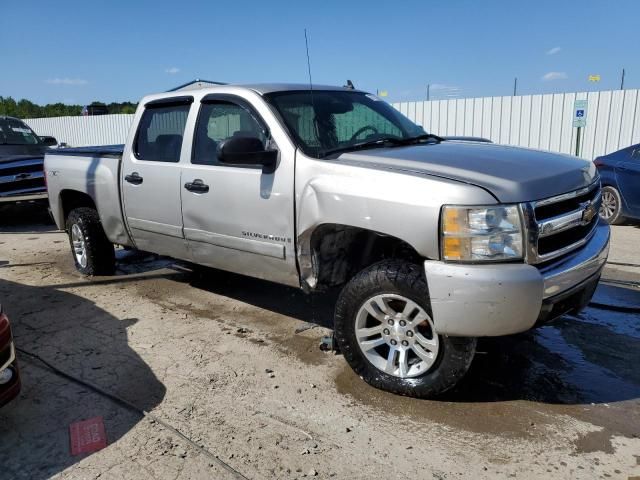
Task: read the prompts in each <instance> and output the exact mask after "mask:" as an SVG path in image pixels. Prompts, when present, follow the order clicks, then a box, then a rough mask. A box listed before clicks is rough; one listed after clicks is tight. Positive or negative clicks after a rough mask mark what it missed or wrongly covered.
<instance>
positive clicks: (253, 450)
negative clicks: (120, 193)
mask: <svg viewBox="0 0 640 480" xmlns="http://www.w3.org/2000/svg"><path fill="white" fill-rule="evenodd" d="M0 225H1V226H0V302H2V304H3V305H4V307H5V310H6V311H7V313H8V314H9V316H10V318H11V320H12V323H13V326H14V333H15V339H16V342H17V344H18V346H19V347H20V348H22V349H24V350H27V351H29V352H32V353H35V354H37V355H39V356H41V357H42V358H44V359H46V360H47V361H48V362H50V363H52V364H54V365H56V366H57V367H58V368H59V369H61V370H63V371H65V372H68V373H70V374H72V375H74V376H77V377H80V378H82V379H84V380H86V381H89V382H91V383H93V384H96V385H98V386H100V387H101V388H103V389H104V390H107V391H108V392H111V393H114V394H116V395H118V396H120V397H122V398H124V399H126V400H127V401H129V402H132V403H134V404H135V405H137V406H138V407H140V408H141V409H143V410H145V411H148V412H151V413H152V414H153V415H155V416H156V417H158V418H160V419H162V420H163V421H164V422H166V423H168V424H170V425H172V426H173V427H175V428H176V429H178V430H179V431H180V432H181V433H182V434H184V435H185V436H187V437H188V438H190V439H191V440H192V441H193V442H195V443H196V444H198V445H200V446H201V447H203V448H204V449H205V450H206V451H208V452H210V454H211V455H212V456H208V455H207V454H205V453H203V452H202V451H201V450H198V449H197V448H195V447H194V446H193V445H191V444H190V443H188V442H187V441H185V440H184V439H183V438H181V437H179V436H178V435H177V434H176V433H175V432H173V431H171V430H169V429H167V428H166V427H165V426H163V425H161V424H160V423H158V422H155V421H153V420H150V419H148V418H145V417H143V416H142V415H141V414H138V413H136V412H134V411H132V410H130V409H127V408H126V407H124V406H123V405H121V404H118V403H116V402H113V401H112V400H110V399H108V398H105V397H104V396H101V395H99V394H97V393H95V392H94V391H92V390H90V389H88V388H86V387H83V386H80V385H78V384H76V383H73V382H71V381H70V380H68V379H65V378H63V377H60V376H59V375H56V374H54V373H53V372H52V371H51V370H49V369H47V368H45V367H43V365H42V364H40V363H39V362H38V361H36V360H34V359H32V358H29V357H27V356H26V355H21V356H20V357H19V358H20V367H21V373H22V382H23V389H22V393H21V395H20V396H19V398H17V399H16V400H15V401H13V402H12V403H10V404H9V405H7V406H6V407H5V408H3V409H2V410H0V478H1V479H3V480H5V479H6V480H9V479H35V480H38V479H44V478H50V477H59V478H79V479H86V478H109V479H111V478H113V479H200V478H203V479H204V478H215V479H227V478H229V479H231V478H242V477H241V476H238V475H236V474H234V473H232V472H231V471H229V470H227V469H224V468H223V467H222V466H221V465H220V464H219V463H218V462H217V461H216V460H215V457H217V458H219V459H221V460H223V461H224V462H226V463H227V464H228V465H230V467H232V468H233V469H235V470H236V471H238V472H240V474H241V475H243V476H244V477H246V478H250V479H271V478H283V479H293V478H302V477H307V478H309V477H315V478H348V479H369V478H412V479H413V478H415V479H432V478H435V479H454V478H474V479H479V478H505V477H516V478H585V479H592V478H622V479H628V478H634V477H636V478H638V476H640V438H638V436H639V435H640V369H639V368H638V366H639V365H640V315H638V314H632V313H624V312H616V311H610V310H604V309H602V308H601V307H600V308H595V307H590V308H588V309H587V310H586V311H584V312H583V313H581V314H580V315H578V316H575V317H574V316H567V317H563V318H562V319H560V320H558V321H556V322H555V323H554V324H552V325H549V326H546V327H544V328H541V329H539V330H536V331H534V332H530V333H526V334H522V335H516V336H512V337H508V338H500V339H491V340H484V341H482V342H481V343H480V344H479V352H478V355H477V357H476V360H475V361H474V364H473V366H472V368H471V370H470V372H469V373H468V375H467V376H466V377H465V379H464V380H463V382H462V383H461V384H460V385H459V387H457V388H456V389H455V391H452V392H450V393H448V394H447V395H446V397H445V398H442V399H438V400H415V399H409V398H404V397H399V396H395V395H391V394H387V393H384V392H380V391H377V390H375V389H373V388H371V387H369V386H368V385H366V384H365V383H364V382H363V381H362V380H360V379H359V378H358V377H357V376H356V375H354V374H353V373H352V372H351V370H350V369H349V367H348V366H347V365H346V362H345V361H344V359H343V358H342V357H341V356H340V355H335V354H333V353H331V352H323V351H321V350H320V349H319V348H318V345H319V343H320V339H321V337H322V336H323V335H327V334H328V333H329V332H330V330H328V328H327V327H328V326H330V325H331V315H332V309H333V301H334V297H332V296H331V295H316V296H313V297H308V296H305V295H304V294H302V293H301V292H299V291H297V290H295V289H291V288H287V287H282V286H278V285H274V284H270V283H267V282H263V281H258V280H253V279H249V278H244V277H240V276H237V275H231V274H227V273H223V272H216V271H206V272H201V271H193V269H192V268H191V267H190V266H189V265H187V264H183V263H180V262H174V261H172V260H170V259H162V258H156V257H154V256H150V255H142V254H138V253H131V252H126V251H120V252H119V253H118V257H119V269H118V274H117V275H116V276H114V277H101V278H93V279H86V278H83V277H82V276H80V275H79V274H78V273H76V271H75V269H74V267H73V263H72V259H71V254H70V250H69V245H68V241H67V238H66V236H65V234H64V233H61V232H57V231H56V230H55V226H53V225H51V224H50V223H49V220H48V217H47V215H46V212H45V211H44V210H42V209H38V208H36V207H34V206H26V207H25V206H23V207H21V208H12V209H7V208H3V209H0ZM639 243H640V228H638V226H637V225H636V226H634V225H628V226H622V227H615V228H614V231H613V245H612V252H611V257H610V261H611V263H610V265H609V266H608V267H607V268H606V270H605V273H604V278H605V281H604V282H603V286H602V288H601V289H600V290H599V291H598V293H597V296H596V300H597V302H598V303H599V304H613V305H617V306H628V305H634V304H635V305H636V306H638V305H640V290H639V289H638V284H640V254H639V253H638V252H639V250H638V244H639ZM96 416H102V417H103V418H104V422H105V426H106V432H107V436H108V443H109V445H108V446H107V448H105V449H103V450H101V451H99V452H96V453H93V454H89V455H81V456H72V455H71V453H70V448H69V425H70V424H71V423H73V422H75V421H79V420H84V419H87V418H91V417H96Z"/></svg>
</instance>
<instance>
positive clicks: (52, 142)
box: [40, 137, 58, 147]
mask: <svg viewBox="0 0 640 480" xmlns="http://www.w3.org/2000/svg"><path fill="white" fill-rule="evenodd" d="M40 140H42V143H44V145H45V146H46V147H55V146H56V145H57V144H58V141H57V140H56V139H55V138H54V137H40Z"/></svg>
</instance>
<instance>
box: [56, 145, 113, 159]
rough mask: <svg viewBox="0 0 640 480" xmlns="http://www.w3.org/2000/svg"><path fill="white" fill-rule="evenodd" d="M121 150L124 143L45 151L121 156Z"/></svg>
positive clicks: (95, 155) (84, 155)
mask: <svg viewBox="0 0 640 480" xmlns="http://www.w3.org/2000/svg"><path fill="white" fill-rule="evenodd" d="M123 151H124V145H98V146H94V147H75V148H59V149H57V150H51V151H47V155H64V156H74V157H89V156H91V157H115V158H122V152H123Z"/></svg>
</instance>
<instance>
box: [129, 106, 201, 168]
mask: <svg viewBox="0 0 640 480" xmlns="http://www.w3.org/2000/svg"><path fill="white" fill-rule="evenodd" d="M190 107H191V105H190V104H178V105H176V104H170V105H158V106H152V107H147V109H146V110H145V112H144V113H143V114H142V118H141V119H140V126H139V127H138V133H137V135H136V142H135V145H134V147H135V148H134V152H135V156H136V158H138V159H139V160H150V161H156V162H179V161H180V150H181V149H182V138H183V136H184V127H185V125H186V123H187V116H188V114H189V108H190Z"/></svg>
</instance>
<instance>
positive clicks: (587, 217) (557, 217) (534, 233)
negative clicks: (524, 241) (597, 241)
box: [526, 180, 601, 264]
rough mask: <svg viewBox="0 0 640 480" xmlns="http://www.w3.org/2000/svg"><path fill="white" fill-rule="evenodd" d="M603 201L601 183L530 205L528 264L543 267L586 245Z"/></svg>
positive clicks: (596, 221)
mask: <svg viewBox="0 0 640 480" xmlns="http://www.w3.org/2000/svg"><path fill="white" fill-rule="evenodd" d="M600 202H601V196H600V181H599V180H598V181H597V182H595V183H593V184H591V185H590V186H589V187H587V188H583V189H580V190H576V191H574V192H569V193H565V194H563V195H558V196H556V197H552V198H548V199H544V200H539V201H537V202H531V203H529V204H527V205H526V209H527V211H528V212H529V215H528V216H529V222H528V223H529V230H530V235H529V243H530V244H529V246H528V253H527V258H528V261H529V263H535V264H542V263H545V262H548V261H549V260H552V259H556V258H559V257H561V256H563V255H567V254H569V253H571V252H572V251H574V250H576V249H578V248H580V247H581V246H583V245H584V244H585V243H586V242H587V241H588V240H589V238H591V236H592V235H593V233H594V231H595V228H596V225H597V224H598V210H599V209H600Z"/></svg>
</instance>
